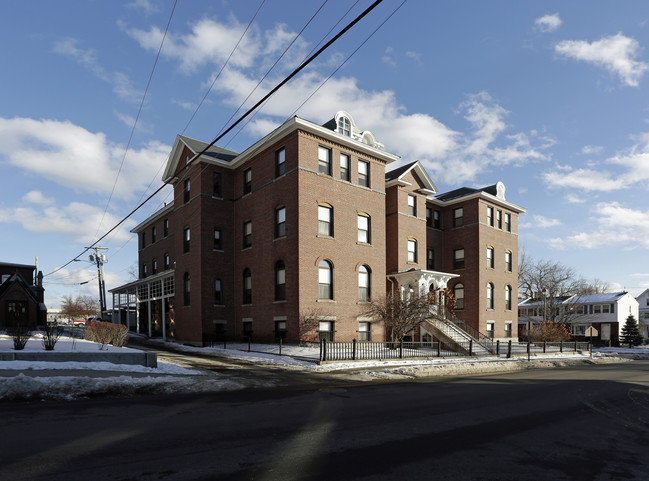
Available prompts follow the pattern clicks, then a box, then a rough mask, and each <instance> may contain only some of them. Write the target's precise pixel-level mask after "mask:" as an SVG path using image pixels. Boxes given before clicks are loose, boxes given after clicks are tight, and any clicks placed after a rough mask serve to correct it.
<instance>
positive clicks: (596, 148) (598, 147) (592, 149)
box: [581, 145, 604, 155]
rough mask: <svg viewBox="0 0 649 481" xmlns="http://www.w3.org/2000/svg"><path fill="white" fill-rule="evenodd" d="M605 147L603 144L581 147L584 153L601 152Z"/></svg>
mask: <svg viewBox="0 0 649 481" xmlns="http://www.w3.org/2000/svg"><path fill="white" fill-rule="evenodd" d="M602 150H604V148H603V147H602V146H601V145H585V146H584V147H582V149H581V153H582V154H586V155H590V154H599V153H600V152H601V151H602Z"/></svg>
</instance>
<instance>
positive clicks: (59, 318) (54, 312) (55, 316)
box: [47, 309, 72, 324]
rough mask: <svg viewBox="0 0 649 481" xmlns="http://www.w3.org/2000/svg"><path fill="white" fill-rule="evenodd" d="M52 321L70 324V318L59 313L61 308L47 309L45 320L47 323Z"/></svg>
mask: <svg viewBox="0 0 649 481" xmlns="http://www.w3.org/2000/svg"><path fill="white" fill-rule="evenodd" d="M54 321H56V322H57V323H58V324H72V319H70V318H69V317H68V316H64V315H63V314H61V309H48V310H47V322H48V324H49V323H52V322H54Z"/></svg>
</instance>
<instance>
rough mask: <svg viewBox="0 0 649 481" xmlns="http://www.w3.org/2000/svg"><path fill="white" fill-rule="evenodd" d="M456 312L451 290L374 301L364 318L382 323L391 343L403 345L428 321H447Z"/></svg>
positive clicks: (388, 296) (387, 297) (392, 295)
mask: <svg viewBox="0 0 649 481" xmlns="http://www.w3.org/2000/svg"><path fill="white" fill-rule="evenodd" d="M454 308H455V298H454V297H453V294H452V293H451V291H450V290H448V289H436V290H433V291H431V292H429V293H427V294H418V293H416V292H415V293H412V292H411V293H410V295H408V296H405V297H404V298H402V297H401V296H400V295H399V294H398V293H390V294H388V295H386V296H385V297H382V298H378V299H374V300H372V302H371V303H370V305H369V307H368V309H367V310H366V311H365V313H364V315H366V316H368V317H371V318H372V319H374V322H377V321H382V322H383V325H384V326H385V329H386V333H387V334H388V336H389V337H390V339H391V340H392V341H395V342H396V341H400V340H402V339H403V338H404V337H405V336H407V335H409V334H410V333H412V332H414V331H415V330H416V329H417V328H418V327H419V326H420V325H421V324H422V323H423V322H424V321H425V320H426V319H430V318H432V317H435V318H440V319H441V318H445V317H447V316H448V315H449V313H452V312H453V309H454Z"/></svg>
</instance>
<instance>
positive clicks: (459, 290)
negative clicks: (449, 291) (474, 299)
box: [453, 283, 464, 309]
mask: <svg viewBox="0 0 649 481" xmlns="http://www.w3.org/2000/svg"><path fill="white" fill-rule="evenodd" d="M453 297H455V309H464V284H462V283H458V284H455V286H454V287H453Z"/></svg>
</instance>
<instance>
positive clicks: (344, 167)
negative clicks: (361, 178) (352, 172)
mask: <svg viewBox="0 0 649 481" xmlns="http://www.w3.org/2000/svg"><path fill="white" fill-rule="evenodd" d="M340 178H341V179H342V180H346V181H347V182H349V155H347V154H340Z"/></svg>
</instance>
